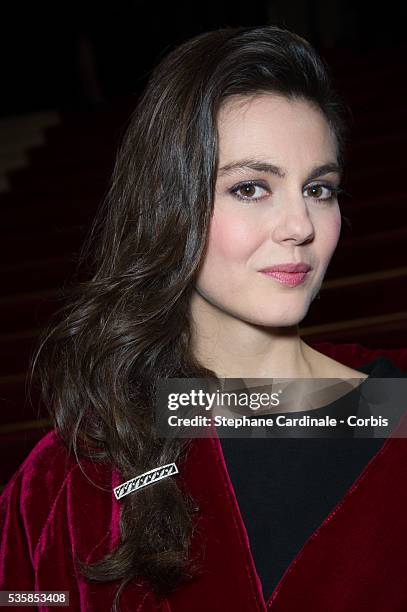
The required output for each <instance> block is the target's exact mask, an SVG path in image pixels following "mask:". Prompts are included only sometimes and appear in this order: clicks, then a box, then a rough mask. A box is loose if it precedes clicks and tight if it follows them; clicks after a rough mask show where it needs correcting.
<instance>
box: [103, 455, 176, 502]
mask: <svg viewBox="0 0 407 612" xmlns="http://www.w3.org/2000/svg"><path fill="white" fill-rule="evenodd" d="M178 473H179V472H178V468H177V466H176V465H175V463H167V465H162V466H161V467H158V468H154V469H152V470H149V471H148V472H144V474H140V475H139V476H135V477H134V478H130V480H126V482H122V484H120V485H118V486H117V487H115V488H114V489H113V492H114V494H115V497H116V499H117V500H119V499H122V497H125V496H126V495H129V493H133V492H134V491H138V490H139V489H141V488H142V487H146V486H147V485H150V484H153V483H154V482H157V481H158V480H162V479H163V478H167V476H173V475H174V474H178Z"/></svg>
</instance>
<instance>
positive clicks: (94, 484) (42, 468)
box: [0, 429, 119, 562]
mask: <svg viewBox="0 0 407 612" xmlns="http://www.w3.org/2000/svg"><path fill="white" fill-rule="evenodd" d="M117 479H118V475H117V474H116V473H115V471H114V470H113V469H112V467H111V466H108V465H105V464H100V463H99V464H97V463H93V462H92V461H90V460H81V464H80V465H79V464H78V462H77V460H76V457H75V456H74V455H72V454H70V453H69V452H68V449H67V447H66V445H65V443H64V441H63V439H62V438H61V437H60V435H59V433H58V432H57V431H56V430H55V429H54V430H52V431H50V432H48V433H47V434H46V435H44V437H43V438H41V440H40V441H39V442H38V443H37V444H36V445H35V446H34V448H33V449H32V450H31V452H30V454H29V455H28V456H27V458H26V459H25V461H24V462H23V463H22V464H21V465H20V467H19V468H18V470H17V471H16V472H15V474H14V475H13V477H12V478H11V480H10V481H9V482H8V484H7V485H6V487H5V488H4V490H3V492H2V494H1V496H0V514H1V515H3V516H7V515H8V516H11V515H13V516H14V520H19V521H20V523H21V525H22V527H23V529H24V533H25V537H26V539H27V545H28V547H29V551H30V556H31V559H32V560H33V562H34V560H35V559H34V558H35V557H36V556H37V555H38V554H41V549H42V548H46V547H47V546H48V545H49V541H50V539H52V538H58V537H61V536H62V535H63V536H66V537H67V538H68V537H69V538H70V539H72V537H74V538H75V540H76V543H77V545H78V546H77V548H78V550H81V551H82V553H83V554H85V555H86V556H88V553H89V547H90V548H91V549H92V548H93V547H94V546H96V545H97V544H98V542H99V541H100V539H101V537H105V536H106V533H107V531H108V532H109V533H110V535H112V530H114V529H115V528H116V527H117V526H118V525H117V524H118V523H119V514H118V513H119V509H118V508H117V507H115V506H114V501H115V500H114V499H113V497H114V496H112V487H113V486H116V484H117ZM16 517H17V518H16ZM116 523H117V524H116ZM61 531H62V533H61ZM113 539H114V538H113ZM71 544H72V542H71ZM82 544H83V546H82Z"/></svg>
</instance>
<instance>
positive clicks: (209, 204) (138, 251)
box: [1, 26, 407, 612]
mask: <svg viewBox="0 0 407 612" xmlns="http://www.w3.org/2000/svg"><path fill="white" fill-rule="evenodd" d="M346 113H347V109H346V107H345V106H344V105H343V103H342V102H341V100H340V98H339V97H338V96H337V94H336V93H335V92H334V91H333V89H332V86H331V82H330V78H329V74H328V70H327V67H326V65H325V64H324V62H323V61H322V60H321V59H320V58H319V57H318V56H317V54H316V53H315V51H314V50H313V49H312V48H311V46H310V45H309V44H308V43H307V41H305V40H304V39H302V38H301V37H299V36H297V35H295V34H293V33H291V32H288V31H287V30H284V29H281V28H278V27H275V26H266V27H258V28H224V29H219V30H217V31H213V32H208V33H205V34H202V35H199V36H197V37H195V38H193V39H192V40H189V41H187V42H185V43H184V44H182V45H181V46H179V47H178V48H177V49H175V50H174V51H172V52H171V53H169V54H168V55H167V57H165V58H164V59H163V60H162V61H161V63H160V64H159V65H158V66H157V67H156V68H155V70H154V72H153V74H152V75H151V78H150V81H149V84H148V86H147V88H146V90H145V92H144V93H143V95H142V97H141V99H140V100H139V102H138V105H137V108H136V110H135V112H134V115H133V117H132V120H131V122H130V125H129V127H128V130H127V133H126V136H125V138H124V141H123V143H122V146H121V148H120V150H119V152H118V156H117V161H116V165H115V169H114V172H113V177H112V184H111V189H110V191H109V194H108V197H107V198H106V201H105V202H104V206H103V207H102V208H101V210H100V212H99V214H98V217H97V219H96V221H95V224H94V227H93V230H92V232H91V235H90V239H89V241H88V244H87V250H86V251H85V252H86V253H87V254H88V256H89V262H90V264H91V265H92V266H93V268H92V269H93V272H94V273H93V277H92V278H91V280H90V281H89V282H87V283H81V284H80V286H79V287H78V290H77V292H76V295H75V297H74V298H73V299H72V301H71V302H70V304H68V305H67V307H66V309H65V310H64V311H63V312H62V313H61V316H60V320H59V321H58V323H57V324H56V325H55V326H53V327H51V328H50V330H49V331H48V333H47V334H45V335H44V338H43V342H42V343H41V345H40V350H39V354H38V355H37V357H36V359H35V360H34V362H33V371H34V369H35V368H36V367H38V368H39V373H40V375H41V378H42V382H43V397H44V401H45V403H46V405H47V406H48V407H49V409H50V412H51V414H52V417H53V422H54V424H55V429H54V430H53V431H52V432H50V433H49V434H47V435H46V436H45V437H44V438H43V439H42V440H41V442H40V443H39V444H38V445H37V446H36V448H35V449H34V450H33V451H32V453H31V454H30V456H29V458H28V459H27V460H26V462H25V463H24V464H23V466H21V468H20V469H19V470H18V471H17V473H16V474H15V476H14V477H13V479H12V480H11V482H10V483H9V485H8V486H7V488H6V490H5V491H4V493H3V495H2V498H1V503H2V512H3V516H4V517H6V518H5V521H4V523H3V525H4V526H3V540H2V544H3V546H2V565H1V568H2V570H1V576H2V588H3V589H6V588H7V589H9V590H10V589H18V590H34V589H35V590H42V591H45V590H47V591H50V590H60V591H61V590H63V591H69V596H70V607H71V608H72V609H83V610H109V609H111V607H112V604H113V607H114V609H117V608H116V605H117V604H118V602H119V599H120V609H122V610H140V611H141V610H143V611H144V610H177V611H182V612H184V611H185V612H186V611H187V610H188V611H190V610H194V611H201V610H202V611H203V610H205V611H206V610H211V611H212V610H242V611H243V610H265V609H266V600H268V608H271V609H273V610H274V609H275V610H277V611H279V610H281V611H283V610H284V611H285V612H287V611H288V610H294V609H295V610H298V609H301V610H310V611H311V610H313V611H315V610H321V611H322V610H334V609H335V610H347V611H348V610H358V611H360V610H369V611H372V610H377V611H379V610H383V609H386V610H401V609H404V608H403V605H404V604H405V603H406V599H407V594H406V592H405V591H404V590H402V589H401V587H399V588H393V587H394V585H397V584H398V574H397V572H396V571H395V568H394V567H392V572H393V574H392V575H391V576H390V577H389V576H388V578H390V580H391V585H392V592H391V593H390V594H385V593H382V591H381V590H380V589H377V585H378V584H380V580H379V581H377V580H376V573H377V571H379V572H382V571H383V568H382V567H380V568H378V569H372V565H371V558H369V556H371V555H372V551H371V549H370V548H368V544H367V543H369V542H370V541H371V529H372V524H374V525H375V527H377V528H378V529H382V528H384V529H385V530H386V525H387V520H388V519H390V525H392V526H394V527H395V526H396V524H397V525H398V523H397V522H395V521H396V519H397V517H398V515H397V514H396V515H395V516H392V512H391V509H393V508H395V504H392V501H393V497H394V495H395V493H394V487H393V484H394V483H393V481H392V477H391V475H392V473H391V467H392V465H391V463H389V465H386V464H385V460H386V459H387V460H388V461H389V462H391V461H393V464H394V463H395V462H396V459H397V460H398V461H399V462H400V461H401V462H402V465H403V469H406V467H407V463H406V453H405V445H404V444H403V442H404V440H393V441H392V445H389V444H388V442H389V441H386V443H384V440H383V439H373V440H364V441H363V442H366V444H363V445H362V444H361V442H362V441H361V440H353V439H352V440H349V439H347V440H342V439H341V440H318V441H317V440H314V439H311V440H270V439H266V438H264V439H263V440H260V439H256V440H253V439H248V438H241V439H240V440H237V439H236V438H234V439H232V440H230V439H226V438H218V437H217V436H215V438H196V439H192V438H191V439H185V438H170V437H166V438H165V437H160V436H159V435H157V428H156V422H155V419H154V405H155V398H156V392H157V388H158V383H159V381H160V380H163V379H168V378H194V377H198V378H202V377H204V378H210V379H211V380H215V381H218V380H219V379H222V378H226V379H230V378H232V379H233V378H239V379H240V378H243V379H244V380H246V379H251V378H305V379H314V378H339V379H344V378H345V379H353V378H356V379H357V381H356V382H357V383H358V385H357V387H356V389H355V390H354V391H356V392H357V391H358V389H359V385H360V384H363V383H360V379H362V381H363V380H364V379H365V378H367V377H369V375H370V376H381V375H384V376H403V373H402V372H401V371H400V370H398V368H396V367H395V366H394V364H392V363H391V361H389V360H388V359H385V358H380V359H376V360H375V361H374V362H373V363H369V364H365V365H364V366H363V364H362V367H360V368H357V369H354V368H351V367H348V366H346V365H344V364H343V363H341V362H340V361H338V360H336V359H335V358H331V357H328V356H326V355H325V354H322V353H320V352H318V351H317V350H315V349H313V348H311V347H310V346H308V345H307V344H306V343H305V342H304V341H303V340H302V339H301V337H300V335H299V328H298V324H299V323H300V321H301V320H302V319H303V318H304V317H305V315H306V314H307V311H308V309H309V307H310V305H311V302H312V301H313V299H314V298H315V297H316V296H317V294H318V291H319V289H320V287H321V284H322V281H323V278H324V275H325V272H326V270H327V267H328V265H329V262H330V259H331V257H332V255H333V253H334V251H335V248H336V245H337V243H338V239H339V236H340V229H341V214H340V208H339V204H338V194H339V193H340V191H341V186H340V181H341V175H342V172H343V168H344V160H345V142H346V134H347V122H346ZM83 260H85V256H84V257H83ZM287 265H289V266H293V265H295V266H301V268H298V269H297V268H295V269H294V271H293V269H292V268H291V269H290V268H288V271H287ZM274 266H280V267H281V266H282V268H283V269H280V270H277V271H274V272H273V273H271V274H267V273H266V272H264V270H265V269H267V268H270V267H274ZM284 269H285V270H284ZM386 368H387V369H386ZM352 393H353V391H351V392H350V394H346V398H347V399H348V398H349V397H350V396H351V394H352ZM340 395H341V394H339V395H338V393H337V394H336V396H335V394H331V396H330V400H331V402H333V403H331V404H329V405H328V406H327V405H320V406H318V405H314V406H313V410H322V411H324V410H325V411H327V412H328V413H329V412H330V411H332V410H333V409H334V407H335V406H336V405H337V401H339V400H340V399H341V397H340ZM342 395H343V392H342ZM344 397H345V396H344ZM352 398H354V395H352ZM298 399H299V398H298ZM306 407H307V406H306V405H305V404H304V405H303V404H302V403H301V402H300V401H298V405H297V406H294V409H296V408H297V409H298V411H299V412H302V413H303V414H305V409H306ZM292 408H293V407H291V410H292ZM317 442H318V445H317ZM334 442H335V443H338V444H334ZM345 442H346V443H347V445H346V446H345ZM277 443H278V444H277ZM288 443H291V444H288ZM300 443H304V444H300ZM305 443H307V444H305ZM310 443H311V444H310ZM350 443H351V444H350ZM352 443H353V444H352ZM355 443H356V444H355ZM221 445H222V446H221ZM388 449H390V450H388ZM222 450H223V452H222ZM372 457H373V458H374V459H375V461H376V464H378V463H379V467H380V469H379V470H376V471H374V470H372V469H371V468H370V472H369V471H366V470H365V471H364V472H363V474H362V476H363V479H362V481H361V482H362V483H366V482H368V479H367V477H366V475H367V474H368V473H370V474H371V473H372V472H373V477H374V478H375V479H376V480H375V481H374V482H373V481H371V483H370V484H371V485H372V486H371V488H370V489H369V490H371V495H372V496H373V494H374V492H375V494H376V495H379V493H380V487H382V488H383V490H384V489H385V488H386V486H387V489H386V491H384V495H385V500H386V501H387V502H388V504H387V505H386V504H385V508H386V510H385V511H382V515H380V514H379V513H371V514H369V513H368V516H365V517H364V519H365V521H366V522H365V523H364V522H363V521H362V522H361V523H360V525H359V524H358V526H359V527H360V529H358V530H356V531H355V530H354V531H353V532H352V529H350V528H349V525H348V524H347V523H346V521H347V520H348V519H349V516H350V515H351V514H352V508H350V507H352V503H353V502H354V499H355V496H354V497H353V498H352V497H351V498H350V499H349V495H350V493H349V491H348V489H349V486H350V485H351V484H352V483H353V482H354V480H355V479H356V478H357V477H358V475H360V474H361V472H362V469H363V468H364V467H365V466H366V464H367V463H368V462H369V461H370V460H371V458H372ZM379 457H380V458H381V463H380V462H379V459H378V458H379ZM383 457H384V459H383ZM296 458H297V461H295V460H296ZM345 459H347V460H345ZM329 460H330V461H331V463H329ZM225 461H226V462H227V467H226V463H225ZM242 462H243V463H242ZM173 464H175V466H176V471H175V468H172V469H173V471H172V472H171V473H167V474H164V476H167V477H163V478H161V479H160V480H159V482H158V481H157V482H154V483H153V484H151V486H142V487H140V488H138V489H137V490H133V491H132V492H131V494H128V492H129V489H126V487H124V488H123V487H122V488H120V486H119V485H121V483H123V482H126V481H128V480H132V483H133V484H132V487H135V486H136V485H135V484H134V483H135V477H136V476H138V475H141V474H144V473H145V472H148V471H150V470H154V469H155V468H161V467H162V466H168V465H173ZM369 465H370V466H371V465H372V464H371V463H370V464H369ZM242 468H243V469H242ZM386 470H390V473H389V472H388V471H386ZM278 473H280V476H282V477H281V478H280V480H279V479H278V477H277V476H278ZM324 474H325V480H324ZM331 475H333V476H334V477H336V480H334V481H332V480H331ZM304 478H308V480H306V481H305V483H306V486H305V487H304V486H302V484H303V483H304ZM371 478H372V476H371ZM328 479H329V480H328ZM383 480H384V482H383ZM140 482H141V481H138V483H139V484H140ZM143 482H144V481H143ZM232 484H233V486H232ZM117 487H118V488H117ZM310 487H311V488H310ZM113 491H115V494H116V493H117V492H118V491H121V492H122V493H123V492H126V493H127V494H126V495H125V496H123V498H122V499H116V498H115V496H114V495H113ZM298 491H301V495H298V496H297V497H295V495H294V494H296V493H297V492H298ZM345 494H346V496H347V497H346V496H345V498H346V499H348V502H347V507H348V512H349V514H348V515H347V514H346V512H345V513H344V512H342V515H341V513H339V520H336V522H335V521H334V522H333V523H334V524H333V523H332V521H331V522H330V523H329V524H328V525H327V527H326V528H325V530H322V535H321V536H320V537H319V540H318V538H316V534H317V533H318V529H317V527H318V526H319V525H321V523H322V522H323V521H324V518H325V517H327V515H328V514H329V513H330V512H331V511H332V509H333V508H335V512H336V511H337V510H338V508H339V507H340V506H341V504H342V505H343V499H342V501H341V503H340V504H339V505H338V506H335V504H336V503H337V502H338V501H339V500H341V498H342V496H344V495H345ZM235 495H236V496H235ZM365 495H366V496H367V493H365ZM397 495H398V497H397V499H398V502H399V503H401V506H402V507H404V508H405V505H406V504H407V498H406V495H405V493H404V492H400V491H397ZM237 498H238V500H237ZM321 498H322V500H321ZM358 499H359V505H358V504H356V506H355V508H354V512H355V513H356V514H355V515H354V516H353V515H352V516H353V519H354V521H355V522H357V520H358V515H357V511H358V510H361V511H366V508H367V507H368V508H370V509H371V508H372V506H371V503H373V504H374V503H375V502H376V501H377V500H376V499H373V497H370V498H369V497H368V496H367V497H366V500H365V501H364V500H363V499H360V498H358ZM302 502H304V503H305V504H306V505H305V506H304V507H298V505H297V504H298V503H302ZM310 502H312V503H310ZM403 504H404V506H403ZM262 509H263V510H262ZM264 509H265V510H266V511H264ZM330 516H331V515H330ZM341 517H342V521H344V524H342V523H341ZM328 518H329V517H328ZM325 520H327V519H326V518H325ZM359 520H360V519H359ZM382 521H384V523H385V524H383V522H382ZM376 523H377V524H376ZM332 524H333V527H334V529H332ZM335 529H336V530H335ZM314 530H316V531H314ZM319 530H321V527H319ZM346 530H347V531H348V532H350V536H349V538H350V539H349V544H348V546H345V547H344V546H343V542H344V541H345V538H344V534H345V533H346ZM280 531H281V533H284V534H285V536H287V538H286V537H283V538H281V537H279V534H280ZM392 533H393V532H390V533H387V534H386V537H385V544H384V545H382V546H381V547H378V549H377V560H378V561H379V562H382V561H383V558H384V559H386V560H387V554H388V553H389V550H390V549H391V548H392V547H393V550H394V547H395V549H397V550H399V549H400V546H401V545H402V543H405V541H406V536H405V534H404V533H403V534H402V535H401V537H400V539H399V540H397V541H394V540H393V539H392V538H391V536H392ZM356 536H358V537H359V540H358V539H357V537H356ZM249 538H250V540H249ZM308 538H309V539H308ZM324 538H325V539H324ZM386 538H387V539H386ZM307 539H308V540H307ZM13 541H14V550H15V551H16V552H15V553H14V555H13V554H12V553H11V552H10V550H11V546H12V544H13ZM305 541H306V545H305V546H303V545H304V542H305ZM314 541H315V542H316V544H313V542H314ZM357 543H359V546H360V548H356V549H353V548H352V546H353V545H355V544H357ZM301 547H303V548H302V549H301ZM400 550H401V549H400ZM298 551H300V554H297V553H298ZM312 551H314V552H312ZM336 551H339V552H337V555H338V556H337V557H335V552H336ZM296 554H297V557H295V555H296ZM395 554H396V553H395ZM307 555H308V557H307ZM312 555H314V556H312ZM303 558H305V561H303V562H302V564H301V559H303ZM352 560H353V561H352ZM352 562H353V563H354V565H352ZM255 563H256V565H255ZM332 563H333V564H334V566H335V564H337V565H336V566H335V572H331V571H330V570H331V565H330V564H332ZM402 565H403V566H404V561H403V563H402ZM298 568H299V569H298ZM356 568H358V571H356ZM296 571H297V575H298V578H297V579H295V573H296ZM284 572H285V574H284V578H283V579H281V578H282V574H283V573H284ZM307 572H309V573H308V574H307ZM290 575H291V576H293V575H294V578H291V582H290ZM373 576H374V577H375V579H373ZM260 577H261V581H260ZM344 581H346V584H344V583H343V582H344ZM277 584H278V586H277ZM118 586H120V588H119V589H118ZM369 590H371V593H372V594H371V596H369V597H367V596H366V592H367V591H369ZM365 596H366V597H367V598H365ZM389 598H390V599H389ZM375 601H376V602H377V603H376V604H375V603H374V602H375ZM389 601H390V604H389V605H384V602H387V603H389ZM402 604H403V605H402ZM47 605H49V604H46V603H43V604H42V607H41V609H47ZM352 606H353V607H352Z"/></svg>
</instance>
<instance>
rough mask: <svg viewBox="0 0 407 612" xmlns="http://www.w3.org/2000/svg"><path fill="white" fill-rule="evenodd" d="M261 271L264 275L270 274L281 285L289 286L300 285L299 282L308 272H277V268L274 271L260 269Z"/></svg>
mask: <svg viewBox="0 0 407 612" xmlns="http://www.w3.org/2000/svg"><path fill="white" fill-rule="evenodd" d="M261 272H262V273H263V274H265V275H266V276H272V277H273V278H275V279H276V280H278V281H279V282H280V283H282V284H283V285H289V286H290V287H296V286H297V285H301V283H303V282H304V281H305V279H306V277H307V274H308V272H279V271H278V270H276V271H275V272H265V271H264V270H261Z"/></svg>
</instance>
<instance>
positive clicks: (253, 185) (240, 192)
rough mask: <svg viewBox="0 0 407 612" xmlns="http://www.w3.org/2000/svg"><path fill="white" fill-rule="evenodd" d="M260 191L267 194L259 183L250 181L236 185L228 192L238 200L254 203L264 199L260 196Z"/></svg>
mask: <svg viewBox="0 0 407 612" xmlns="http://www.w3.org/2000/svg"><path fill="white" fill-rule="evenodd" d="M261 190H263V191H265V192H266V193H267V192H268V191H267V189H266V188H265V187H263V186H262V185H261V184H260V183H258V182H253V181H250V182H246V183H240V184H239V185H236V186H235V187H233V188H232V189H231V190H230V193H231V194H232V195H234V196H235V197H236V198H238V199H239V200H246V201H248V202H255V201H256V200H260V199H262V198H263V197H264V196H262V195H261Z"/></svg>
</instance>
